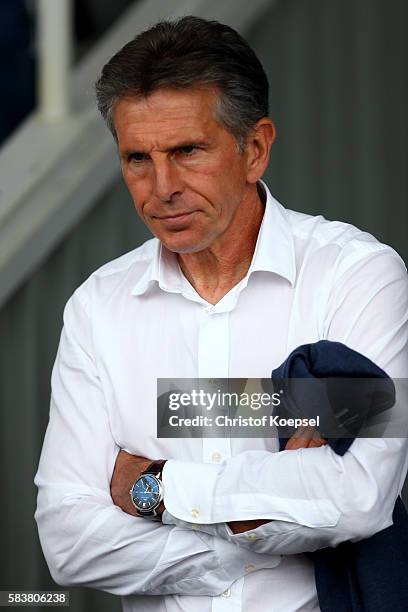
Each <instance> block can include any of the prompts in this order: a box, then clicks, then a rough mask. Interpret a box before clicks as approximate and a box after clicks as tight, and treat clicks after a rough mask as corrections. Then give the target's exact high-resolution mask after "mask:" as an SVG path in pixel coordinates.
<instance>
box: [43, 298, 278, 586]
mask: <svg viewBox="0 0 408 612" xmlns="http://www.w3.org/2000/svg"><path fill="white" fill-rule="evenodd" d="M118 451H119V448H118V446H117V445H116V444H115V441H114V439H113V436H112V433H111V430H110V425H109V418H108V413H107V409H106V405H105V400H104V395H103V391H102V389H101V384H100V380H99V377H98V372H97V368H96V366H95V363H94V358H93V352H92V337H91V332H90V325H89V320H88V316H87V314H86V309H85V307H84V306H83V302H82V300H81V299H80V297H79V296H78V294H74V296H73V297H72V298H71V300H70V301H69V302H68V304H67V306H66V309H65V313H64V328H63V331H62V335H61V341H60V346H59V349H58V354H57V358H56V362H55V365H54V369H53V374H52V397H51V408H50V420H49V425H48V428H47V432H46V436H45V440H44V446H43V450H42V454H41V459H40V464H39V468H38V472H37V474H36V477H35V483H36V485H37V487H38V503H37V510H36V514H35V518H36V521H37V524H38V530H39V536H40V541H41V544H42V548H43V551H44V555H45V558H46V560H47V563H48V566H49V569H50V572H51V575H52V577H53V578H54V580H55V581H56V582H57V583H58V584H63V585H67V586H74V585H75V586H88V587H94V588H97V589H101V590H105V591H108V592H111V593H114V594H117V595H131V594H138V593H143V594H151V595H158V594H161V595H162V594H183V595H188V594H189V595H217V594H219V593H221V592H222V591H224V590H225V589H226V588H228V587H229V586H230V585H231V584H232V582H234V581H235V580H236V579H237V578H240V577H241V576H243V575H245V573H246V572H247V568H248V566H252V565H254V564H256V565H257V566H259V567H274V566H275V565H277V564H278V563H279V558H278V557H276V556H273V555H270V554H266V555H259V554H258V553H255V552H251V551H248V550H238V549H237V547H236V546H235V545H233V544H231V543H229V542H227V541H226V540H222V539H220V538H216V537H213V536H212V535H209V534H206V533H201V532H199V531H197V530H194V529H192V528H191V527H188V528H187V529H186V528H184V527H179V526H169V525H165V524H163V525H162V524H160V523H155V522H151V521H149V520H146V519H143V518H138V517H133V516H130V515H128V514H126V513H124V512H123V511H122V510H121V509H120V508H118V507H117V506H115V505H114V504H113V502H112V499H111V496H110V479H111V475H112V472H113V468H114V464H115V460H116V456H117V453H118ZM255 559H256V561H255Z"/></svg>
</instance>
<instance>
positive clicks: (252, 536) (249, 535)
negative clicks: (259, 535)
mask: <svg viewBox="0 0 408 612" xmlns="http://www.w3.org/2000/svg"><path fill="white" fill-rule="evenodd" d="M246 537H247V538H248V540H252V541H254V540H256V533H253V532H250V533H247V536H246Z"/></svg>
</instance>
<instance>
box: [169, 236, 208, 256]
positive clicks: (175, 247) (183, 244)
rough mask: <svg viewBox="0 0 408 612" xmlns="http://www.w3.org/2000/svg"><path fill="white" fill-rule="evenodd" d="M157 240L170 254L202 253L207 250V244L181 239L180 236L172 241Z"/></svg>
mask: <svg viewBox="0 0 408 612" xmlns="http://www.w3.org/2000/svg"><path fill="white" fill-rule="evenodd" d="M158 238H159V240H160V241H161V242H162V243H163V244H164V246H165V247H166V249H168V250H169V251H171V252H172V253H198V252H199V251H203V250H204V249H205V248H207V246H208V244H206V243H204V241H201V240H200V241H199V240H192V239H190V240H188V239H186V238H185V239H184V240H183V239H182V238H181V236H180V237H179V238H176V237H174V238H173V240H172V239H170V240H168V239H165V238H160V236H158Z"/></svg>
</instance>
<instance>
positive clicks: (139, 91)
mask: <svg viewBox="0 0 408 612" xmlns="http://www.w3.org/2000/svg"><path fill="white" fill-rule="evenodd" d="M197 86H202V87H212V88H215V89H216V90H217V91H218V92H219V95H218V97H217V103H216V107H215V118H216V119H217V120H218V121H219V122H220V123H221V124H222V125H224V127H225V128H226V129H227V130H229V131H230V132H231V133H232V134H233V136H234V137H235V139H236V141H237V144H238V148H239V150H240V151H243V150H244V149H245V145H246V140H247V136H248V134H249V132H250V130H251V129H252V128H253V127H254V125H255V124H256V123H257V121H259V119H261V118H262V117H265V116H267V115H268V79H267V77H266V74H265V71H264V69H263V67H262V64H261V63H260V61H259V60H258V58H257V56H256V55H255V53H254V51H253V50H252V49H251V47H250V46H249V45H248V43H247V42H246V41H245V40H244V39H243V38H242V36H240V34H238V32H236V31H235V30H233V29H232V28H230V27H229V26H227V25H224V24H221V23H218V22H217V21H207V20H206V19H201V18H199V17H193V16H189V17H183V18H181V19H178V20H175V21H162V22H160V23H157V24H156V25H155V26H153V27H152V28H150V29H149V30H146V31H145V32H142V33H141V34H139V35H138V36H136V37H135V38H134V39H133V40H131V41H130V42H129V43H127V44H126V45H125V46H124V47H123V48H122V49H121V50H120V51H119V52H118V53H116V55H114V56H113V57H112V59H111V60H110V61H109V62H108V63H107V64H106V65H105V66H104V67H103V69H102V73H101V76H100V77H99V79H98V80H97V82H96V85H95V89H96V98H97V105H98V109H99V111H100V113H101V114H102V117H103V118H104V119H105V121H106V123H107V126H108V128H109V129H110V131H111V132H112V134H113V136H114V138H115V139H116V131H115V125H114V120H113V115H114V110H115V106H116V104H117V102H118V101H119V100H121V99H123V98H135V99H138V98H139V99H140V98H147V97H148V96H149V95H150V94H152V93H153V92H155V91H157V90H158V89H164V88H169V89H170V88H171V89H187V88H189V87H197Z"/></svg>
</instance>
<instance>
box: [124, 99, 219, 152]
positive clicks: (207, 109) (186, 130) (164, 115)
mask: <svg viewBox="0 0 408 612" xmlns="http://www.w3.org/2000/svg"><path fill="white" fill-rule="evenodd" d="M217 96H218V92H217V91H216V90H215V89H204V88H190V89H183V90H175V89H160V90H158V91H156V92H154V93H153V94H151V95H150V96H148V97H147V98H141V99H135V98H123V99H121V100H119V102H118V103H117V104H116V106H115V110H114V115H113V117H114V123H115V129H116V133H117V136H118V140H119V143H120V145H121V146H122V145H125V142H126V143H128V142H129V141H137V142H140V143H141V144H143V143H144V142H147V141H149V140H151V139H154V140H156V139H157V138H160V139H164V138H165V139H171V138H172V137H174V138H176V139H178V138H183V137H193V138H205V137H206V136H208V134H209V133H210V132H212V131H214V130H219V129H222V126H221V125H220V123H218V122H217V121H216V119H215V116H214V115H215V104H216V101H217Z"/></svg>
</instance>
